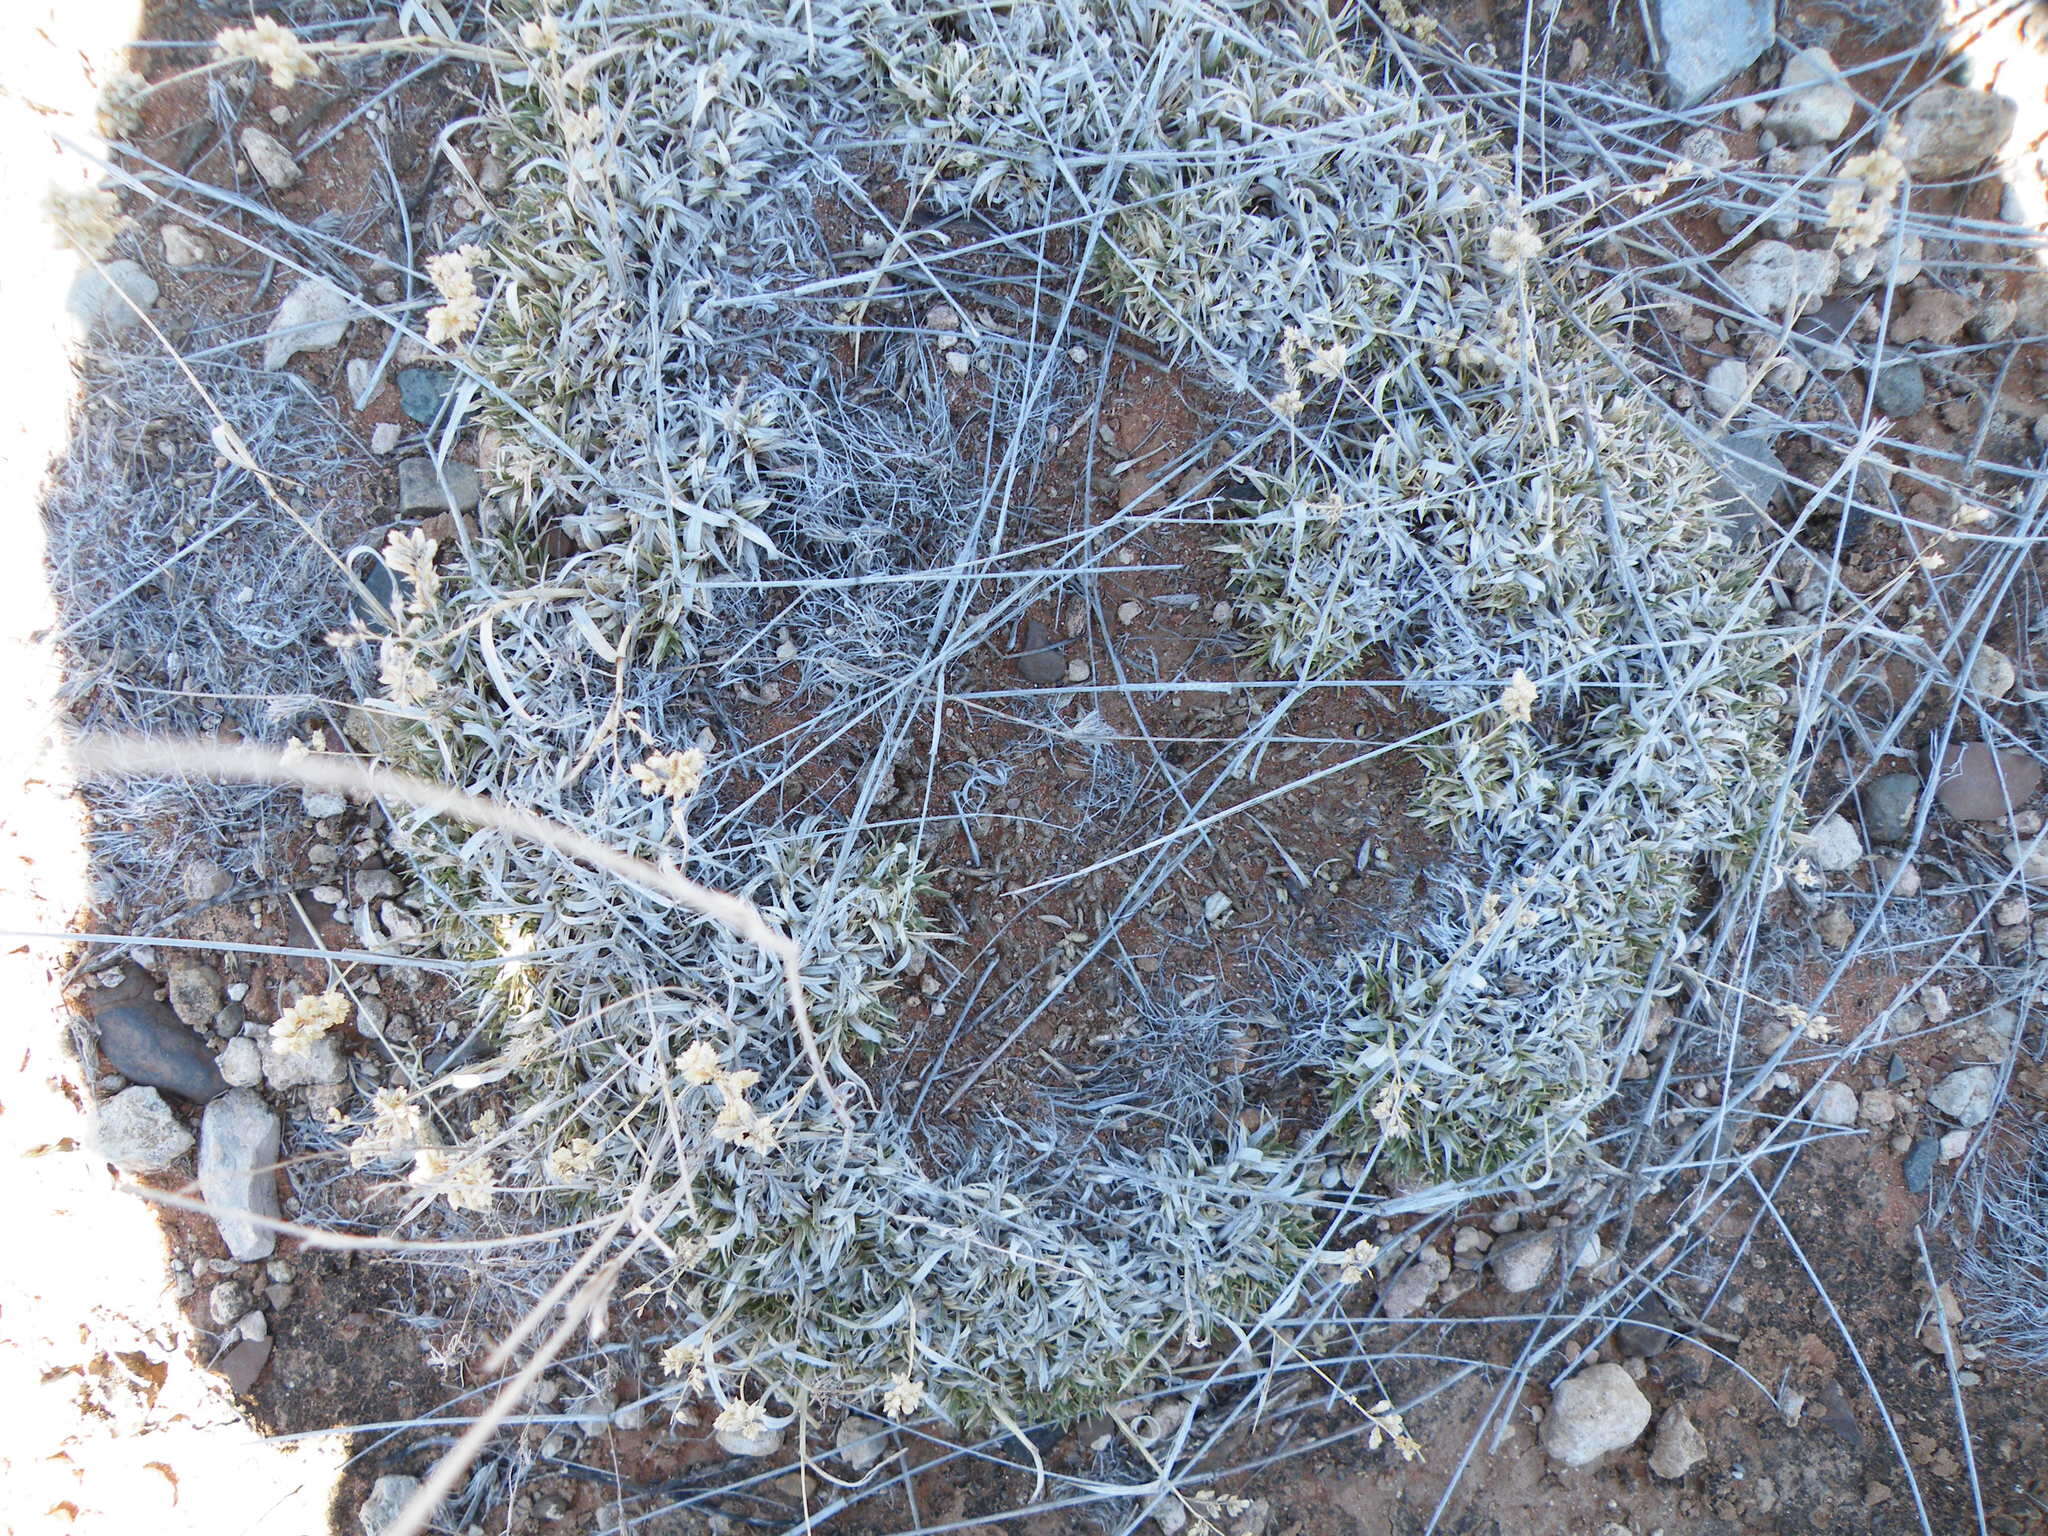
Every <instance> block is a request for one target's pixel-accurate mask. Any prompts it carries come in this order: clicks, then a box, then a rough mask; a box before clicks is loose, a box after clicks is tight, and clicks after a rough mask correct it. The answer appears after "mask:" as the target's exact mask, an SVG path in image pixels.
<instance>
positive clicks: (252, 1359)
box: [220, 1339, 270, 1397]
mask: <svg viewBox="0 0 2048 1536" xmlns="http://www.w3.org/2000/svg"><path fill="white" fill-rule="evenodd" d="M269 1363H270V1340H268V1339H244V1340H243V1341H242V1342H241V1343H239V1344H237V1345H235V1347H234V1348H232V1349H230V1350H229V1351H228V1352H227V1353H226V1354H224V1355H222V1356H221V1357H220V1373H221V1375H223V1376H225V1377H226V1378H227V1380H228V1386H229V1387H230V1388H232V1389H233V1390H234V1393H235V1395H236V1396H237V1397H247V1396H248V1395H249V1393H250V1392H252V1391H253V1390H255V1387H256V1378H257V1377H259V1376H261V1375H262V1374H263V1367H264V1366H266V1365H268V1364H269Z"/></svg>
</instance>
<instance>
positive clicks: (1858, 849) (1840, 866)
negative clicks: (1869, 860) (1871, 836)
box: [1807, 811, 1863, 875]
mask: <svg viewBox="0 0 2048 1536" xmlns="http://www.w3.org/2000/svg"><path fill="white" fill-rule="evenodd" d="M1807 837H1808V839H1809V840H1810V845H1809V849H1808V852H1809V853H1810V854H1811V856H1812V858H1813V862H1814V866H1815V867H1816V868H1818V869H1823V870H1826V871H1827V872H1828V873H1829V874H1831V875H1832V874H1840V873H1841V872H1842V871H1843V870H1845V869H1854V868H1855V867H1856V866H1857V865H1858V864H1860V863H1862V862H1863V837H1862V834H1860V833H1859V832H1857V830H1856V828H1855V826H1854V825H1853V824H1851V822H1850V821H1849V818H1848V817H1846V816H1844V815H1842V814H1841V813H1840V812H1839V811H1837V812H1836V813H1835V814H1834V815H1832V816H1829V817H1826V818H1825V819H1823V820H1822V821H1820V822H1819V823H1818V824H1817V825H1815V827H1814V829H1813V830H1812V831H1811V832H1809V833H1807Z"/></svg>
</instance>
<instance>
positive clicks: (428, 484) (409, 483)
mask: <svg viewBox="0 0 2048 1536" xmlns="http://www.w3.org/2000/svg"><path fill="white" fill-rule="evenodd" d="M482 494H483V484H482V482H481V481H479V480H478V479H477V474H476V467H475V466H474V465H472V464H465V463H463V462H462V461H461V460H460V459H449V460H448V461H446V462H445V463H443V464H441V465H439V466H436V465H435V463H434V461H433V460H432V459H407V460H405V462H404V463H402V464H400V465H399V466H398V509H399V511H401V512H408V513H410V512H467V511H469V510H470V508H472V507H474V506H475V505H476V503H477V498H478V497H479V496H481V495H482Z"/></svg>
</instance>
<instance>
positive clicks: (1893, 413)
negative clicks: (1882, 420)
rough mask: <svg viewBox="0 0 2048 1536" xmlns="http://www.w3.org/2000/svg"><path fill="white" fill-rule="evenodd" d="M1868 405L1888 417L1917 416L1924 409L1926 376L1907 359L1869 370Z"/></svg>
mask: <svg viewBox="0 0 2048 1536" xmlns="http://www.w3.org/2000/svg"><path fill="white" fill-rule="evenodd" d="M1870 403H1871V404H1872V405H1874V406H1876V407H1877V409H1878V411H1879V412H1880V413H1881V414H1883V415H1886V416H1890V417H1894V418H1897V417H1903V416H1918V415H1919V414H1920V413H1921V412H1922V411H1924V410H1925V409H1927V375H1926V373H1925V372H1924V371H1922V369H1921V367H1920V365H1919V364H1918V363H1916V362H1915V361H1914V360H1913V359H1912V358H1910V357H1901V358H1895V359H1894V360H1892V361H1891V362H1888V363H1884V364H1882V365H1881V366H1879V367H1877V368H1875V369H1873V370H1871V374H1870Z"/></svg>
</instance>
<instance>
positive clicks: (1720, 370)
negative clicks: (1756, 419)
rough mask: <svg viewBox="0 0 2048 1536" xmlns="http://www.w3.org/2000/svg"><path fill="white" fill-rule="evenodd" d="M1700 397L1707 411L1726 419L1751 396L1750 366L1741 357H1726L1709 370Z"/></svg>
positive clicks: (1718, 418)
mask: <svg viewBox="0 0 2048 1536" xmlns="http://www.w3.org/2000/svg"><path fill="white" fill-rule="evenodd" d="M1700 398H1701V399H1702V400H1704V401H1705V402H1706V406H1707V413H1708V414H1709V415H1711V416H1713V417H1715V418H1716V419H1717V420H1725V419H1726V418H1728V417H1730V416H1732V415H1734V414H1735V412H1736V411H1737V410H1739V409H1741V407H1742V405H1743V404H1744V402H1745V401H1746V400H1747V399H1748V398H1749V368H1748V365H1747V364H1745V363H1744V362H1743V361H1742V359H1741V358H1739V357H1724V358H1722V359H1721V361H1720V362H1718V363H1716V364H1714V366H1713V367H1711V368H1709V369H1708V370H1707V376H1706V378H1705V380H1703V381H1702V382H1701V384H1700Z"/></svg>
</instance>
